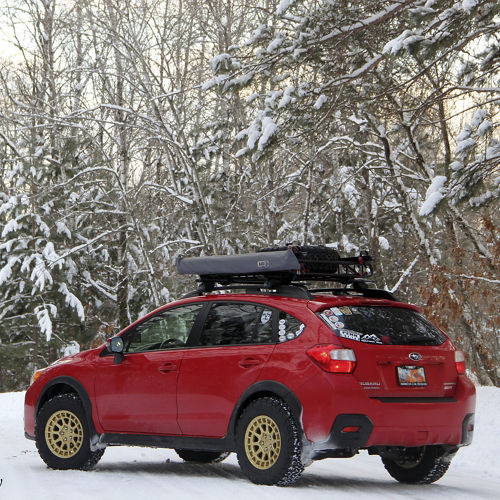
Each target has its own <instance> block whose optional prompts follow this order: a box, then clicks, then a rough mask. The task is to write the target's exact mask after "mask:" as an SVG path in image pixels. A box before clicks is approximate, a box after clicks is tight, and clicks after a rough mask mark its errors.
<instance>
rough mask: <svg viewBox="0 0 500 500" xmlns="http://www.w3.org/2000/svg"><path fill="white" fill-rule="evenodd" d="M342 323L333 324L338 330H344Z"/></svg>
mask: <svg viewBox="0 0 500 500" xmlns="http://www.w3.org/2000/svg"><path fill="white" fill-rule="evenodd" d="M344 326H345V325H344V323H342V321H336V322H335V328H338V329H339V330H341V329H342V328H344Z"/></svg>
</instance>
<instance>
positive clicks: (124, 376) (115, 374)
mask: <svg viewBox="0 0 500 500" xmlns="http://www.w3.org/2000/svg"><path fill="white" fill-rule="evenodd" d="M202 307H203V305H202V304H190V305H185V306H180V307H175V308H172V309H167V310H164V311H162V312H160V313H158V314H155V315H154V316H152V317H149V318H147V319H146V320H144V321H143V322H141V323H139V324H138V325H136V326H134V327H132V328H131V329H129V330H128V331H126V332H125V333H124V334H123V336H122V337H123V340H124V345H125V355H124V358H123V361H122V362H121V363H120V364H114V362H113V356H109V355H106V351H103V354H104V355H103V356H101V357H100V358H99V359H98V362H97V374H96V385H95V393H96V405H97V414H98V416H99V421H100V423H101V425H102V426H103V428H104V430H105V431H106V432H127V433H141V434H172V435H175V434H179V433H180V429H179V426H178V424H177V401H176V391H177V378H178V375H179V369H180V366H181V361H182V358H183V356H184V352H185V347H186V343H187V341H188V338H189V335H190V333H191V331H192V330H193V327H194V325H195V323H196V319H197V317H198V315H199V313H200V311H201V309H202Z"/></svg>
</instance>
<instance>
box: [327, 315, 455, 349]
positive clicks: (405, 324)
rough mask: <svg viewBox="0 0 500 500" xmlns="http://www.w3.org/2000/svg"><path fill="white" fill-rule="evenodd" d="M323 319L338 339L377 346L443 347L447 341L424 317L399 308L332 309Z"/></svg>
mask: <svg viewBox="0 0 500 500" xmlns="http://www.w3.org/2000/svg"><path fill="white" fill-rule="evenodd" d="M319 316H320V318H321V319H322V320H323V321H324V322H325V323H326V324H327V325H328V326H329V327H330V328H331V329H332V330H333V331H334V332H335V333H336V335H338V336H339V337H342V338H346V339H349V340H355V341H358V342H364V343H367V344H378V345H440V344H442V343H443V342H444V341H445V340H446V337H445V335H443V333H441V332H440V331H439V330H438V329H437V328H436V327H435V326H433V325H432V324H431V323H429V321H427V320H426V319H425V318H424V317H423V316H422V315H421V314H419V313H417V312H416V311H413V310H411V309H402V308H399V307H347V306H343V307H332V308H330V309H326V310H324V311H322V312H321V313H319Z"/></svg>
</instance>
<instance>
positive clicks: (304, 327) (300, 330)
mask: <svg viewBox="0 0 500 500" xmlns="http://www.w3.org/2000/svg"><path fill="white" fill-rule="evenodd" d="M305 329H306V325H304V323H301V325H300V327H299V329H298V330H297V331H296V332H295V335H296V336H297V337H298V336H299V335H300V334H301V333H302V332H303V331H304V330H305Z"/></svg>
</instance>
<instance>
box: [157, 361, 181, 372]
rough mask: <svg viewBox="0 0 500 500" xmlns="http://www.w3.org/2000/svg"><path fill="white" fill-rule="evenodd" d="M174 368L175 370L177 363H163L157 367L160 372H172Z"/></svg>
mask: <svg viewBox="0 0 500 500" xmlns="http://www.w3.org/2000/svg"><path fill="white" fill-rule="evenodd" d="M175 370H177V365H176V364H174V363H165V364H163V365H161V366H160V367H159V368H158V371H159V372H161V373H169V372H174V371H175Z"/></svg>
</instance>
